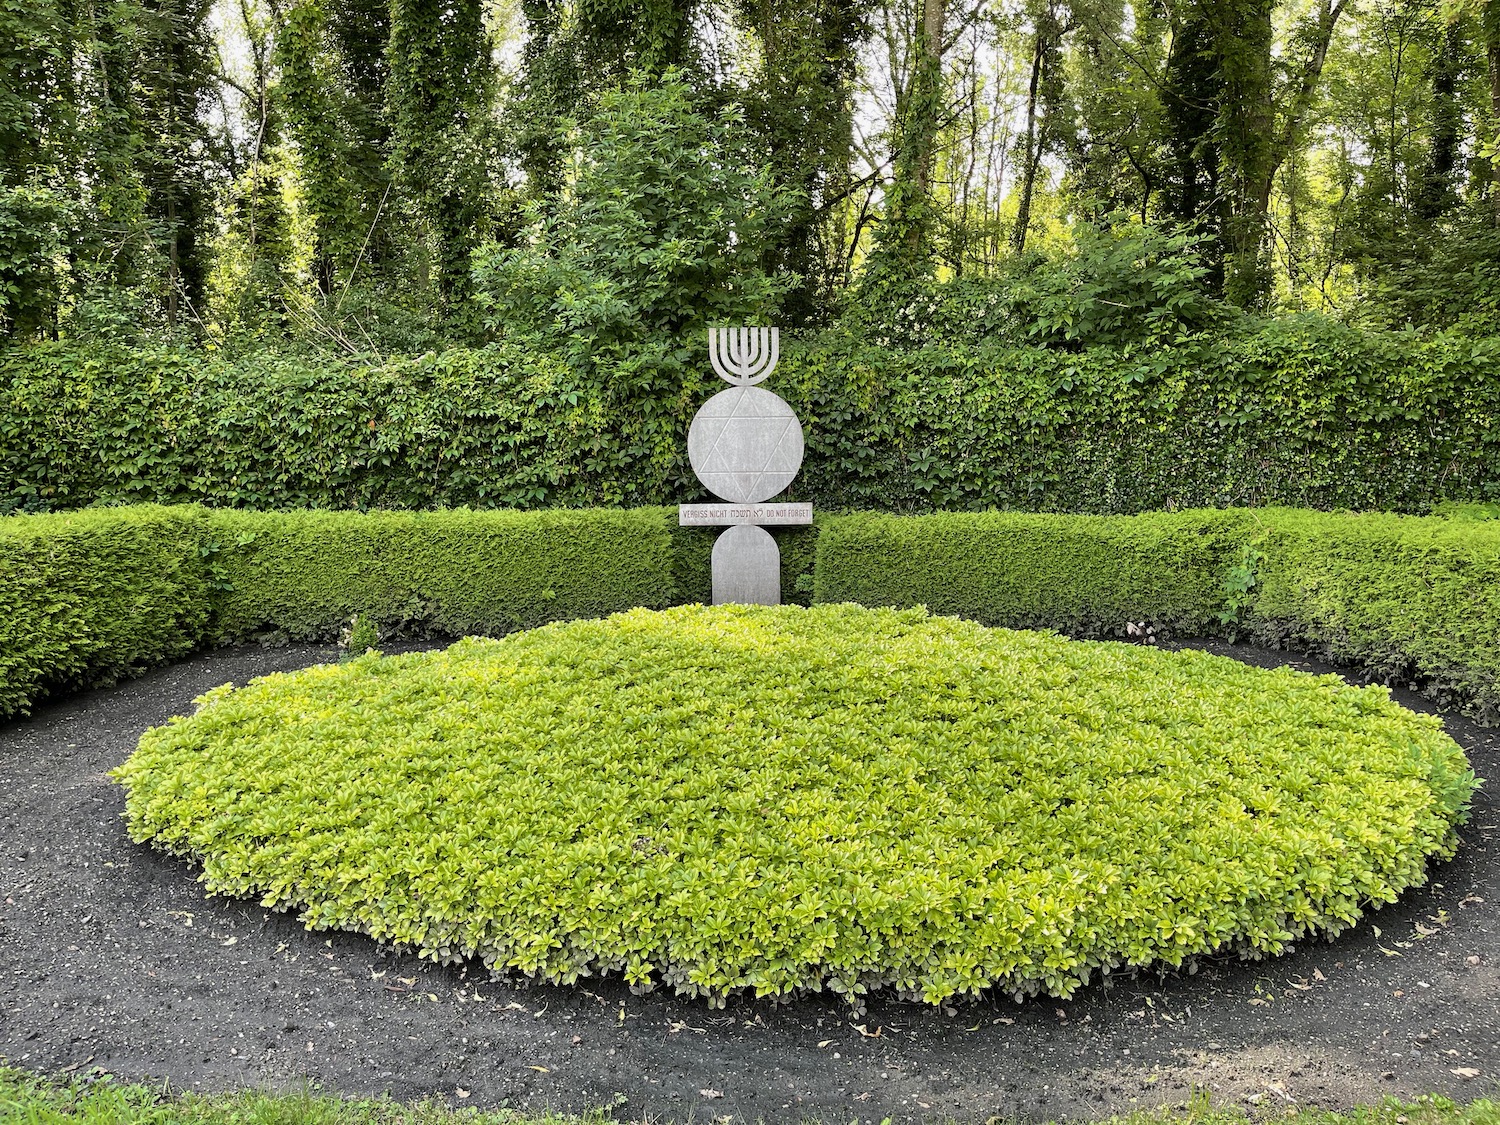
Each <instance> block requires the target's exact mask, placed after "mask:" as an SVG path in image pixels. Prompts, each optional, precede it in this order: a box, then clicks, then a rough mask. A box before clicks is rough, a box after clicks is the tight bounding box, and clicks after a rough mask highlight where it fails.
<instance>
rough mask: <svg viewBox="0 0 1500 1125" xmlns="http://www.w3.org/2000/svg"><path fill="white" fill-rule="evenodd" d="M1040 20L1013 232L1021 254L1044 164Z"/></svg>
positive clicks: (1044, 49) (1043, 43)
mask: <svg viewBox="0 0 1500 1125" xmlns="http://www.w3.org/2000/svg"><path fill="white" fill-rule="evenodd" d="M1043 26H1044V25H1043V21H1042V20H1040V19H1038V20H1037V24H1036V29H1035V32H1034V33H1033V35H1032V37H1031V80H1030V82H1029V83H1028V84H1027V86H1026V138H1025V150H1024V151H1023V152H1022V154H1021V199H1020V202H1019V203H1018V204H1017V205H1016V225H1015V229H1014V230H1012V231H1011V235H1010V248H1011V249H1012V250H1014V251H1015V252H1016V253H1017V254H1020V253H1022V252H1023V251H1025V249H1026V232H1027V231H1028V230H1030V228H1031V197H1032V195H1033V194H1034V193H1035V191H1036V173H1037V165H1038V164H1040V163H1041V157H1042V146H1041V144H1040V143H1039V138H1038V137H1037V135H1036V110H1037V92H1038V91H1039V90H1040V89H1041V84H1042V61H1043V59H1045V58H1046V56H1047V44H1046V33H1045V31H1044V30H1043Z"/></svg>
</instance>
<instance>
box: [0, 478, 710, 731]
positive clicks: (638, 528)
mask: <svg viewBox="0 0 1500 1125" xmlns="http://www.w3.org/2000/svg"><path fill="white" fill-rule="evenodd" d="M685 557H686V558H688V560H689V561H688V562H687V563H684V562H683V558H685ZM684 567H686V569H687V570H689V571H690V570H691V556H690V555H688V554H686V553H685V552H684V551H683V550H682V548H681V546H680V544H679V541H678V539H677V537H676V536H675V535H674V533H673V528H672V527H671V526H670V525H669V524H668V522H667V513H666V511H665V510H663V509H641V510H635V511H620V510H614V511H607V510H606V511H550V512H498V511H486V512H468V511H450V512H370V513H358V512H314V511H301V512H237V511H225V510H210V509H204V508H198V507H193V506H183V507H177V508H159V507H152V506H145V505H143V506H139V507H131V508H107V509H90V510H85V511H81V512H76V513H57V514H49V515H37V516H12V517H5V518H0V717H3V716H6V715H11V714H16V713H22V714H24V713H26V711H27V709H28V707H29V706H30V704H31V703H32V702H33V701H35V700H36V699H37V698H38V697H40V696H41V695H43V694H45V693H46V692H47V691H49V690H51V689H54V688H70V687H83V686H90V685H94V684H100V683H105V682H109V681H111V680H114V679H117V678H119V677H121V676H124V675H128V674H132V673H135V672H138V671H140V670H142V669H143V668H146V667H148V666H150V665H153V664H160V663H163V662H166V661H169V660H173V659H175V658H177V657H179V656H182V655H183V654H185V653H187V652H190V651H192V650H193V649H195V648H199V647H202V646H203V645H205V644H208V643H212V642H217V643H228V642H234V641H243V640H247V639H250V638H252V637H256V636H263V637H265V636H269V637H278V638H297V639H302V640H327V639H331V638H333V637H335V636H337V635H338V633H339V631H340V629H341V628H342V627H343V626H345V625H347V624H348V623H349V621H350V618H351V617H352V616H354V615H355V614H360V615H367V616H368V617H370V618H371V619H373V620H374V621H375V622H377V623H378V624H379V625H380V626H381V627H382V628H383V629H384V630H386V631H391V632H407V633H413V634H436V635H449V636H453V635H459V634H463V633H469V632H477V633H491V634H493V633H504V632H508V631H510V630H513V629H522V628H528V627H530V626H533V625H540V624H542V623H544V622H547V621H555V620H559V619H571V618H576V617H591V616H603V615H605V614H608V613H613V612H616V611H618V610H623V609H630V608H632V607H634V606H665V605H670V604H672V603H673V602H675V601H676V600H678V599H677V586H676V573H677V571H678V570H679V569H681V568H684Z"/></svg>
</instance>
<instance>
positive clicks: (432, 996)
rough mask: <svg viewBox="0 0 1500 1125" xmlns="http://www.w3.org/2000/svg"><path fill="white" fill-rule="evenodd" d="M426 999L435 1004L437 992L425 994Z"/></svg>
mask: <svg viewBox="0 0 1500 1125" xmlns="http://www.w3.org/2000/svg"><path fill="white" fill-rule="evenodd" d="M427 999H429V1000H431V1001H432V1002H433V1003H434V1004H436V1003H437V1002H438V998H437V993H436V992H429V993H428V994H427Z"/></svg>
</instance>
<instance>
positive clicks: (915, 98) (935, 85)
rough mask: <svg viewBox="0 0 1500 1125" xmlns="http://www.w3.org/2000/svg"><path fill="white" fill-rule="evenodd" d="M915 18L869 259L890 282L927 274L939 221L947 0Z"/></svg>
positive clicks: (925, 1) (926, 0) (924, 2)
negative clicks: (936, 189) (937, 170)
mask: <svg viewBox="0 0 1500 1125" xmlns="http://www.w3.org/2000/svg"><path fill="white" fill-rule="evenodd" d="M917 17H918V18H917V21H916V27H915V34H914V35H913V36H912V42H913V49H912V63H911V68H910V82H909V85H908V88H907V90H906V92H905V96H904V97H902V98H899V99H898V104H897V113H898V122H897V126H898V127H897V132H896V144H895V148H896V152H895V160H894V166H893V169H892V175H891V182H890V185H889V186H888V187H887V189H886V197H885V216H884V220H883V222H882V224H881V227H880V231H879V235H878V237H877V239H876V247H875V250H874V252H873V253H872V255H871V260H870V268H871V269H873V270H874V271H875V272H876V273H877V274H881V275H885V276H892V277H904V276H920V275H923V274H926V273H928V272H929V271H930V270H931V268H932V236H933V229H934V227H935V225H936V220H937V204H936V201H935V200H934V199H933V193H932V172H933V166H934V164H935V162H936V159H937V143H938V136H939V134H940V133H941V132H942V126H943V114H944V110H945V108H946V105H947V99H946V93H947V89H946V83H945V81H944V75H943V48H944V35H945V33H946V31H947V20H948V0H921V2H920V5H919V7H918V8H917Z"/></svg>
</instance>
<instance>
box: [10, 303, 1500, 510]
mask: <svg viewBox="0 0 1500 1125" xmlns="http://www.w3.org/2000/svg"><path fill="white" fill-rule="evenodd" d="M690 345H691V346H690V348H689V350H691V348H694V347H696V348H700V349H701V348H703V346H704V345H703V344H702V343H700V342H698V341H692V342H690ZM699 358H701V360H702V362H701V363H693V362H689V363H688V365H687V369H688V370H700V369H701V375H700V376H699V377H698V378H697V380H696V381H694V379H692V378H689V379H688V380H687V381H686V382H684V381H683V379H682V376H681V374H680V371H681V368H680V367H674V368H673V369H672V370H671V372H670V378H669V377H668V372H666V371H663V373H662V377H661V386H659V387H655V386H653V385H652V384H651V381H650V379H649V378H646V377H645V376H644V375H643V374H642V373H641V372H639V371H636V372H634V373H633V376H632V380H631V381H630V387H629V388H626V387H625V386H623V385H615V384H605V385H602V386H598V385H579V384H578V383H577V382H576V381H575V380H576V378H577V376H575V375H573V374H571V373H570V372H571V371H572V369H571V368H569V367H567V366H566V365H565V364H564V363H563V362H562V361H561V360H559V359H558V358H557V357H554V356H549V355H548V354H546V353H545V352H537V351H526V350H523V349H521V348H520V347H519V346H516V345H507V346H497V347H494V348H490V349H484V350H453V351H447V352H443V353H441V354H428V355H425V356H422V357H419V358H414V359H412V358H407V359H393V360H389V361H386V362H370V363H360V362H356V361H352V360H349V361H338V360H330V359H327V358H324V357H318V358H308V357H300V358H299V357H297V356H294V355H288V354H266V355H259V356H249V357H241V358H238V359H231V358H225V357H222V356H214V355H208V354H204V353H179V352H169V351H156V352H145V351H124V350H121V351H97V350H96V351H83V350H77V349H73V348H70V347H68V346H66V345H62V344H53V345H42V346H37V347H33V348H29V349H26V350H18V351H11V352H8V353H4V354H0V511H7V510H17V509H20V510H30V511H35V510H47V509H58V508H72V507H80V506H83V505H86V504H89V503H91V502H95V501H103V502H131V501H152V502H161V503H188V502H193V503H204V504H208V505H211V506H214V507H238V508H255V509H267V508H297V507H320V508H336V509H337V508H412V509H422V508H436V507H458V506H465V505H467V506H470V507H476V508H478V507H506V508H541V507H588V506H601V505H603V506H618V505H644V504H665V503H676V502H679V501H683V500H693V499H698V498H701V497H702V493H701V491H700V490H699V488H698V485H697V482H696V481H695V480H694V478H693V476H692V474H691V472H690V471H689V469H688V466H687V464H686V460H685V454H684V451H685V448H686V441H685V435H686V430H687V424H688V422H689V420H690V419H691V417H692V414H693V411H694V410H695V409H696V408H697V406H698V405H699V404H700V403H701V402H703V401H704V400H705V399H706V398H707V397H708V395H709V394H711V393H713V391H714V390H715V389H716V388H717V387H718V386H719V384H718V383H717V380H715V379H713V377H712V375H711V374H709V367H708V363H707V359H706V354H705V355H703V356H701V357H699ZM642 385H646V386H648V387H650V388H651V389H650V390H649V393H650V394H651V395H652V396H654V397H652V399H651V403H650V409H649V410H646V409H643V407H642V403H641V402H640V401H639V396H640V395H641V394H642V393H645V392H643V391H642V390H641V387H642ZM771 386H773V388H774V389H775V390H777V391H778V393H780V394H781V395H783V396H784V397H785V398H786V399H787V400H788V401H790V402H791V403H792V404H793V406H794V407H795V408H796V409H797V411H798V413H799V415H800V416H801V418H802V421H803V423H804V426H805V428H806V430H807V434H808V444H807V460H806V463H805V466H804V469H803V471H802V474H801V476H800V477H799V478H798V481H797V483H796V484H795V485H794V486H793V487H794V489H795V490H796V494H797V498H799V499H811V500H813V501H815V502H816V503H818V504H819V505H821V506H823V507H824V508H827V509H845V510H849V509H879V510H883V511H917V510H931V509H940V510H990V509H996V508H1000V509H1005V508H1011V509H1019V510H1027V511H1067V512H1089V513H1097V514H1111V513H1132V512H1138V511H1148V510H1157V509H1169V508H1191V507H1225V506H1230V505H1245V506H1258V505H1265V504H1287V505H1295V506H1299V507H1310V508H1317V509H1330V508H1337V507H1347V508H1352V509H1385V510H1397V511H1421V510H1425V509H1426V508H1427V506H1428V505H1430V504H1431V503H1432V502H1433V501H1435V500H1440V499H1468V500H1487V499H1488V500H1493V499H1500V426H1497V425H1496V424H1495V422H1494V419H1495V418H1497V417H1500V339H1488V338H1487V339H1477V340H1476V339H1470V338H1465V337H1460V336H1454V335H1435V336H1428V337H1419V336H1416V335H1410V334H1394V333H1383V334H1381V333H1368V332H1360V331H1358V330H1355V329H1352V328H1348V327H1343V326H1339V325H1337V324H1334V323H1332V322H1329V321H1327V320H1324V319H1307V320H1298V319H1296V318H1292V319H1288V320H1278V321H1275V322H1271V323H1267V324H1264V325H1262V326H1260V327H1259V328H1257V329H1255V330H1254V331H1245V332H1242V333H1240V334H1238V335H1231V336H1228V337H1223V338H1214V339H1211V340H1209V339H1202V340H1188V341H1185V342H1183V343H1181V344H1180V345H1178V346H1176V347H1171V348H1155V349H1152V350H1149V351H1147V350H1137V349H1133V348H1132V347H1128V346H1127V347H1121V348H1110V349H1105V348H1098V349H1091V350H1086V351H1080V352H1067V351H1060V350H1049V349H1040V348H1031V349H1015V348H1010V349H1002V348H994V347H986V346H984V345H977V344H965V345H958V346H952V347H942V348H938V347H921V348H918V347H903V346H896V345H894V344H892V345H890V346H882V345H881V342H880V341H874V342H868V343H866V342H863V341H858V340H855V339H853V338H852V337H842V336H839V335H837V334H834V333H827V334H824V335H821V336H818V337H816V338H813V339H810V340H808V339H804V340H798V339H794V338H791V337H788V338H787V339H786V340H785V341H784V345H783V350H782V360H781V364H780V367H779V368H778V371H777V374H776V375H775V376H774V378H773V380H772V383H771ZM631 396H635V397H631ZM664 419H665V421H664ZM674 419H675V421H673V420H674Z"/></svg>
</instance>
